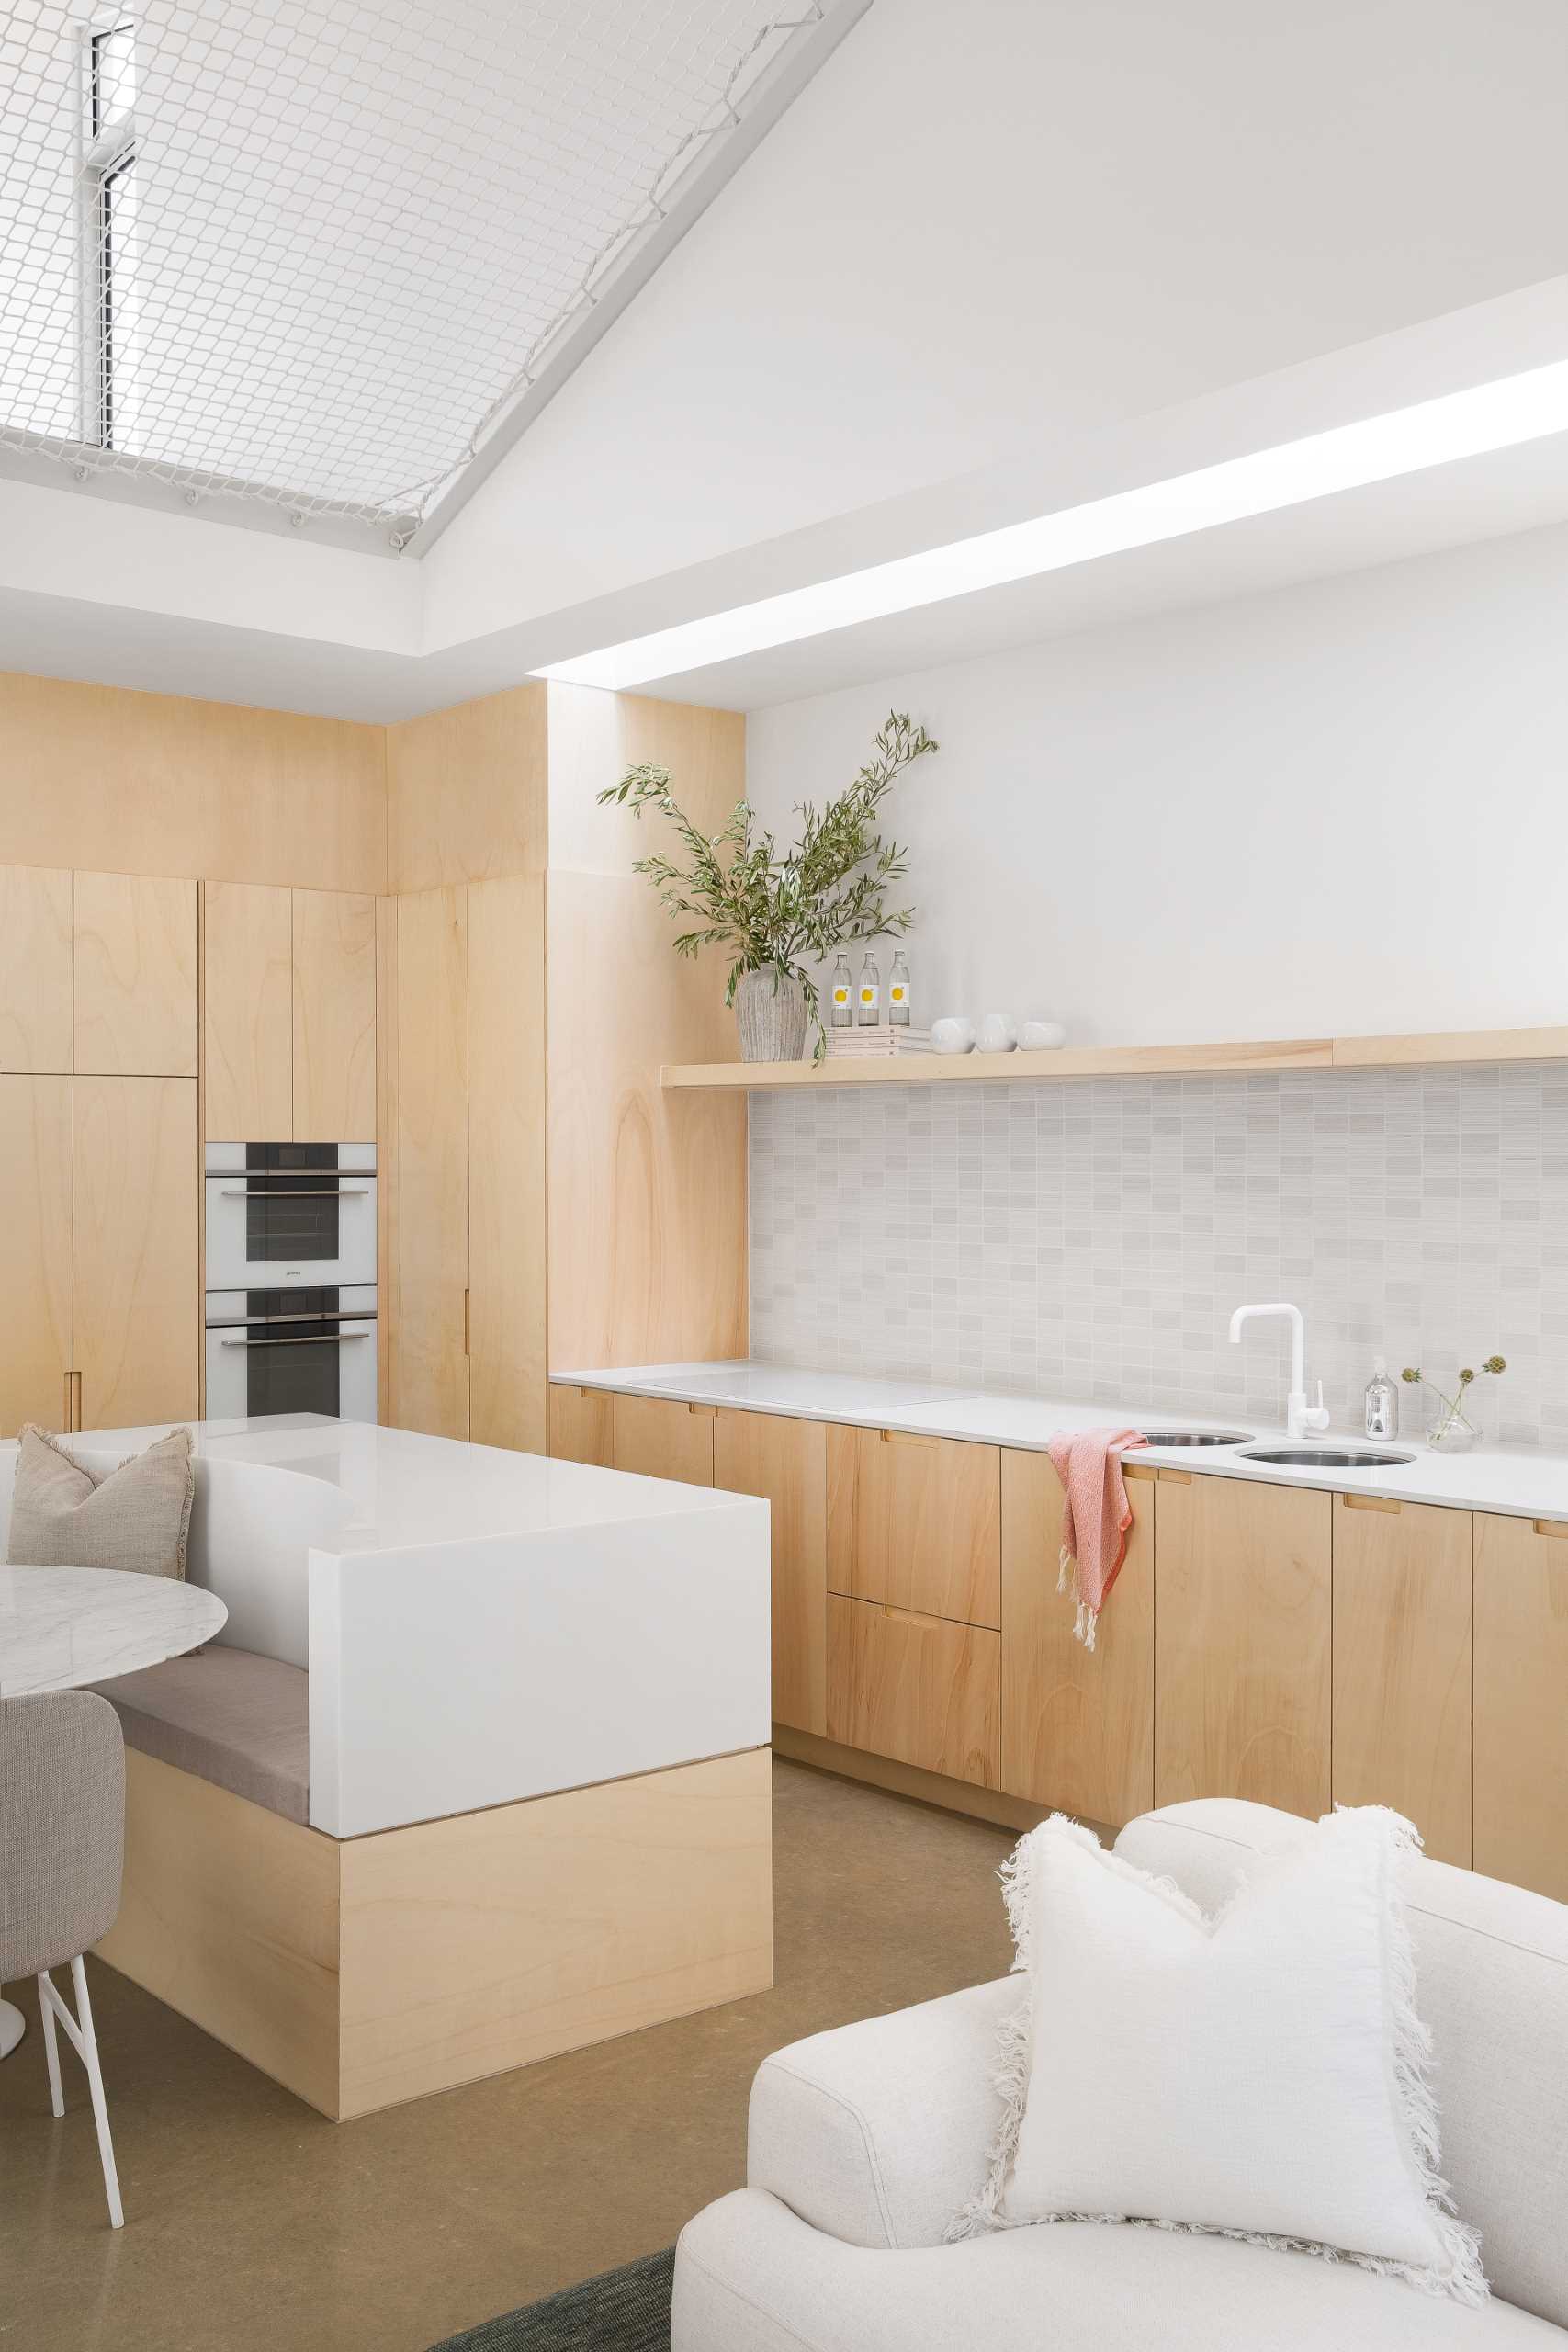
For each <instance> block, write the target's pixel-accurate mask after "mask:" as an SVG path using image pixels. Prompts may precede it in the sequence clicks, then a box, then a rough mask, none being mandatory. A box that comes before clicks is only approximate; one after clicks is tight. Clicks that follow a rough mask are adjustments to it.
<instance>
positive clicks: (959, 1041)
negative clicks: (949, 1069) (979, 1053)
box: [931, 1012, 975, 1054]
mask: <svg viewBox="0 0 1568 2352" xmlns="http://www.w3.org/2000/svg"><path fill="white" fill-rule="evenodd" d="M931 1044H932V1046H934V1047H935V1049H936V1051H937V1052H938V1053H939V1054H972V1053H973V1052H974V1050H975V1023H973V1022H972V1021H968V1020H965V1018H964V1015H963V1013H961V1012H950V1013H948V1014H947V1016H946V1017H945V1019H943V1020H942V1021H933V1022H932V1023H931Z"/></svg>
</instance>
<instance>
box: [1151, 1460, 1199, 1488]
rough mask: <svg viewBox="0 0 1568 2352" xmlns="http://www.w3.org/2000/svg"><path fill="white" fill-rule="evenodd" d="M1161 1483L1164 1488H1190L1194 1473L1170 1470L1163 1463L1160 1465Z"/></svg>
mask: <svg viewBox="0 0 1568 2352" xmlns="http://www.w3.org/2000/svg"><path fill="white" fill-rule="evenodd" d="M1159 1482H1160V1485H1161V1486H1162V1487H1190V1485H1191V1484H1192V1473H1191V1471H1190V1470H1168V1469H1167V1468H1166V1466H1165V1464H1164V1463H1163V1462H1162V1463H1161V1464H1160V1465H1159Z"/></svg>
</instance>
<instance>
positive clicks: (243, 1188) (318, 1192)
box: [222, 1184, 370, 1201]
mask: <svg viewBox="0 0 1568 2352" xmlns="http://www.w3.org/2000/svg"><path fill="white" fill-rule="evenodd" d="M369 1190H370V1187H369V1185H368V1184H316V1185H311V1186H307V1185H304V1184H297V1185H295V1187H294V1189H293V1190H292V1191H291V1192H287V1193H274V1192H271V1191H269V1190H268V1189H267V1187H266V1186H265V1185H261V1186H256V1185H250V1184H225V1185H224V1186H223V1187H222V1192H223V1197H224V1199H225V1200H226V1201H341V1200H342V1199H343V1198H344V1195H345V1193H367V1192H368V1191H369Z"/></svg>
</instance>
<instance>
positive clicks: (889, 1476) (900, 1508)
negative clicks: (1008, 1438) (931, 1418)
mask: <svg viewBox="0 0 1568 2352" xmlns="http://www.w3.org/2000/svg"><path fill="white" fill-rule="evenodd" d="M828 1584H829V1590H830V1591H833V1592H841V1593H843V1594H845V1595H846V1596H847V1597H848V1598H850V1599H852V1600H879V1601H884V1602H886V1603H887V1604H889V1605H890V1606H891V1607H893V1608H895V1609H909V1610H913V1611H915V1612H916V1614H917V1615H919V1616H926V1617H953V1618H957V1619H958V1620H959V1621H960V1622H961V1623H965V1624H970V1625H999V1624H1000V1623H1001V1606H1002V1532H1001V1452H1000V1449H999V1448H998V1447H997V1446H994V1445H968V1444H964V1443H963V1442H960V1441H959V1440H956V1439H953V1438H945V1437H920V1436H917V1435H915V1434H914V1433H913V1432H910V1431H907V1430H862V1429H845V1428H843V1427H841V1426H840V1427H832V1428H830V1429H829V1432H828Z"/></svg>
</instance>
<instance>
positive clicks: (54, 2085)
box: [38, 1968, 65, 2115]
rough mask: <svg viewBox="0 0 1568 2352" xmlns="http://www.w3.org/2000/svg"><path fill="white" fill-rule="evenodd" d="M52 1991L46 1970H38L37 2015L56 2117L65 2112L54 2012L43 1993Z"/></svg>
mask: <svg viewBox="0 0 1568 2352" xmlns="http://www.w3.org/2000/svg"><path fill="white" fill-rule="evenodd" d="M45 1985H48V1987H49V1991H50V1992H51V1993H52V1992H53V1990H54V1980H53V1978H52V1977H51V1975H50V1973H49V1971H48V1969H47V1968H40V1969H39V1980H38V2006H39V2017H40V2018H42V2019H43V2054H44V2057H45V2058H46V2059H47V2061H48V2063H49V2103H50V2106H51V2108H52V2109H53V2110H54V2112H55V2114H56V2115H63V2114H64V2112H65V2094H64V2092H63V2091H62V2089H61V2087H60V2035H59V2032H58V2030H56V2027H55V2022H54V2011H53V2009H52V2008H51V2007H50V2004H49V1998H48V1995H47V1994H46V1993H45V1991H44V1987H45Z"/></svg>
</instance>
